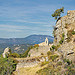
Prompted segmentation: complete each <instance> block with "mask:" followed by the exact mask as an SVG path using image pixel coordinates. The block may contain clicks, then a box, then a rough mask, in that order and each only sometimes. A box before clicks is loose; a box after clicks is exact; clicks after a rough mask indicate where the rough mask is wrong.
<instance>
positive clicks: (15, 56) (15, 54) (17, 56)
mask: <svg viewBox="0 0 75 75" xmlns="http://www.w3.org/2000/svg"><path fill="white" fill-rule="evenodd" d="M8 57H14V58H19V57H20V55H19V54H18V53H11V54H9V55H8Z"/></svg>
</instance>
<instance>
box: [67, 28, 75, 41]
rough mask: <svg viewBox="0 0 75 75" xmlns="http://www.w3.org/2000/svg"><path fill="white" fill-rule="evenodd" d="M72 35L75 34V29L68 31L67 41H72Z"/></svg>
mask: <svg viewBox="0 0 75 75" xmlns="http://www.w3.org/2000/svg"><path fill="white" fill-rule="evenodd" d="M72 35H75V31H74V29H72V30H69V31H68V33H67V42H70V41H71V38H72Z"/></svg>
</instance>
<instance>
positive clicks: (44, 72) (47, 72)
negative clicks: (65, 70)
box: [36, 66, 55, 75]
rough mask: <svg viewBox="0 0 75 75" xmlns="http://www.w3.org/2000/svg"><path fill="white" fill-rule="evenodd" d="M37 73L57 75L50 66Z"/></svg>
mask: <svg viewBox="0 0 75 75" xmlns="http://www.w3.org/2000/svg"><path fill="white" fill-rule="evenodd" d="M36 73H37V75H55V73H54V70H53V69H50V67H49V66H48V67H45V68H43V69H40V70H38V71H37V72H36Z"/></svg>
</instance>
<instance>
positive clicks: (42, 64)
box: [41, 61, 49, 66]
mask: <svg viewBox="0 0 75 75" xmlns="http://www.w3.org/2000/svg"><path fill="white" fill-rule="evenodd" d="M48 63H49V61H44V62H42V63H41V66H44V65H46V64H48Z"/></svg>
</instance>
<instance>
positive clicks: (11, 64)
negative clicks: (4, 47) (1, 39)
mask: <svg viewBox="0 0 75 75" xmlns="http://www.w3.org/2000/svg"><path fill="white" fill-rule="evenodd" d="M16 64H17V61H15V60H13V59H12V58H2V57H0V75H12V72H13V71H15V69H16Z"/></svg>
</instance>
